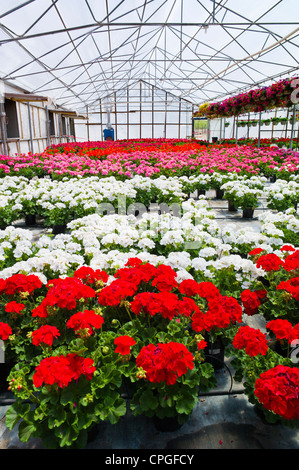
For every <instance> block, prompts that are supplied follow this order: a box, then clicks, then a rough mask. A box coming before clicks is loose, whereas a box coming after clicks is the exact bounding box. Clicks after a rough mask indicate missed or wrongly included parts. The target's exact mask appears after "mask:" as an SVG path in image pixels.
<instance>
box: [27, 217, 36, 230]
mask: <svg viewBox="0 0 299 470" xmlns="http://www.w3.org/2000/svg"><path fill="white" fill-rule="evenodd" d="M25 225H27V226H28V227H32V226H33V225H36V215H35V214H28V215H26V216H25Z"/></svg>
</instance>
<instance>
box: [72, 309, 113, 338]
mask: <svg viewBox="0 0 299 470" xmlns="http://www.w3.org/2000/svg"><path fill="white" fill-rule="evenodd" d="M103 323H104V319H103V317H102V316H101V315H98V314H97V313H95V311H94V310H84V311H83V312H78V313H74V315H72V316H71V317H70V319H69V320H68V321H67V323H66V326H67V328H72V329H73V330H74V331H75V332H78V333H80V331H81V330H86V331H87V333H88V335H89V336H91V335H92V334H93V333H94V330H93V328H94V329H99V328H101V326H102V325H103Z"/></svg>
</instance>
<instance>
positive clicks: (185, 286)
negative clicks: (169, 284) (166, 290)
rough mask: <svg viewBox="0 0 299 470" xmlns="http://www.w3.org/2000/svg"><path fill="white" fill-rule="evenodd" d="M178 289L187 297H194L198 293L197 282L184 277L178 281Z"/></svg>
mask: <svg viewBox="0 0 299 470" xmlns="http://www.w3.org/2000/svg"><path fill="white" fill-rule="evenodd" d="M179 291H180V293H181V294H184V295H187V296H188V297H194V296H195V295H197V293H198V282H196V281H194V280H193V279H185V280H184V281H182V282H181V283H180V285H179Z"/></svg>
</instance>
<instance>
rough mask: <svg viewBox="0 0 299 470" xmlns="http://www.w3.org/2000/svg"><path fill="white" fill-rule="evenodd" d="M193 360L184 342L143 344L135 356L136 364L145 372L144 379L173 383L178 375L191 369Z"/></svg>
mask: <svg viewBox="0 0 299 470" xmlns="http://www.w3.org/2000/svg"><path fill="white" fill-rule="evenodd" d="M193 360H194V358H193V355H192V354H191V353H190V351H188V349H187V348H186V346H185V345H184V344H180V343H175V342H170V343H165V344H160V343H158V344H157V345H154V344H149V345H148V346H144V347H143V348H142V349H141V351H140V353H139V354H138V356H137V358H136V364H137V366H138V367H139V368H141V369H143V370H144V371H145V372H146V376H145V378H146V380H149V381H150V382H154V383H157V382H158V383H159V382H165V383H166V384H167V385H173V384H175V383H176V381H177V378H178V377H181V376H182V375H184V374H186V372H187V371H188V369H189V370H192V369H193V367H194V363H193Z"/></svg>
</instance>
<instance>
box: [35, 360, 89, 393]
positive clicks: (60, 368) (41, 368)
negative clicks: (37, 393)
mask: <svg viewBox="0 0 299 470" xmlns="http://www.w3.org/2000/svg"><path fill="white" fill-rule="evenodd" d="M93 364H94V362H93V360H92V359H90V358H84V357H81V356H77V355H76V354H73V353H71V354H67V355H66V356H63V355H61V356H51V357H46V358H45V359H43V360H42V361H41V362H40V364H39V365H38V366H37V367H36V368H35V370H36V372H35V373H34V375H33V383H34V386H35V387H36V388H39V387H41V386H42V385H57V386H58V387H60V388H65V387H67V386H68V385H69V383H70V382H71V381H72V380H77V379H78V378H79V377H80V376H81V375H84V376H85V377H86V378H87V380H91V378H92V375H93V373H94V372H95V370H96V368H95V367H94V365H93Z"/></svg>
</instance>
